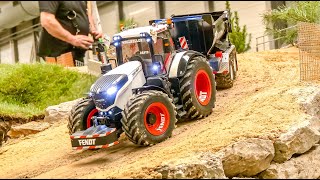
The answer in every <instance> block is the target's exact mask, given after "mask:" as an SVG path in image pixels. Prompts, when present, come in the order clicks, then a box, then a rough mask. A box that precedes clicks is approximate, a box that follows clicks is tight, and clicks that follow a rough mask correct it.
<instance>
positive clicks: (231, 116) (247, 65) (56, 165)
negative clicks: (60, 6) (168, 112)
mask: <svg viewBox="0 0 320 180" xmlns="http://www.w3.org/2000/svg"><path fill="white" fill-rule="evenodd" d="M298 58H299V54H298V50H297V49H296V48H288V49H282V50H273V51H265V52H260V53H245V54H241V55H238V63H239V71H238V74H237V80H236V82H235V84H234V87H232V88H231V89H227V90H219V91H218V92H217V102H216V107H215V108H214V112H213V113H212V114H211V115H210V116H209V117H207V118H205V119H201V120H197V121H191V122H186V123H178V124H177V128H176V129H175V130H174V132H173V137H172V138H170V139H168V140H167V141H164V142H162V143H160V144H157V145H154V146H152V147H139V146H136V145H135V144H133V143H131V142H130V141H129V140H127V139H126V137H125V136H124V134H122V136H121V137H120V144H118V145H116V146H113V147H110V148H108V149H100V150H94V151H92V150H85V151H74V150H72V148H71V142H70V139H69V135H68V130H67V122H66V121H64V122H57V123H55V124H54V125H53V126H52V127H50V128H49V129H47V130H45V131H43V132H40V133H38V134H34V135H29V136H26V137H23V138H19V139H12V140H9V142H8V143H6V144H5V146H4V147H2V148H1V149H0V162H1V163H0V178H152V176H150V175H149V174H148V168H151V167H155V166H157V165H160V164H161V163H164V162H170V161H175V160H178V159H179V158H183V157H187V156H192V155H193V154H194V153H197V152H204V151H211V152H215V151H218V150H219V149H221V148H222V147H224V146H226V145H229V144H231V143H232V142H234V141H237V140H239V139H242V138H247V137H260V138H266V139H267V138H268V139H274V138H276V137H277V136H278V135H279V133H281V132H283V131H285V130H286V129H288V128H289V127H290V126H291V125H292V124H294V123H297V122H299V121H301V120H302V119H303V118H304V116H305V114H304V113H303V112H302V110H301V109H300V106H299V104H298V103H297V97H296V96H294V95H292V94H291V93H290V92H289V90H292V89H294V88H300V87H307V86H308V85H309V84H310V83H305V82H300V81H299V60H298Z"/></svg>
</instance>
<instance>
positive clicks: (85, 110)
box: [68, 98, 98, 134]
mask: <svg viewBox="0 0 320 180" xmlns="http://www.w3.org/2000/svg"><path fill="white" fill-rule="evenodd" d="M97 114H98V110H97V109H96V107H95V105H94V102H93V100H92V99H89V98H83V99H81V100H80V101H78V103H77V104H75V105H74V106H73V107H72V109H71V113H70V115H69V121H68V129H69V134H73V133H75V132H76V131H83V130H86V129H88V128H89V127H91V126H93V122H92V120H91V118H92V116H95V115H97Z"/></svg>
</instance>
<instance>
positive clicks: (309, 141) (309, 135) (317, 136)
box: [273, 120, 320, 163]
mask: <svg viewBox="0 0 320 180" xmlns="http://www.w3.org/2000/svg"><path fill="white" fill-rule="evenodd" d="M315 124H316V123H315V120H314V122H312V123H311V122H310V121H303V122H302V123H300V124H298V125H295V126H293V127H292V128H290V129H289V130H288V132H287V133H284V134H281V135H280V137H279V138H278V139H277V140H276V141H275V142H274V148H275V157H274V159H273V161H275V162H277V163H282V162H285V161H287V160H289V159H290V158H291V157H292V155H294V154H302V153H305V152H307V151H308V150H309V149H310V148H311V147H312V146H314V145H315V144H316V143H318V142H319V140H320V132H319V131H318V130H316V129H317V127H316V126H315Z"/></svg>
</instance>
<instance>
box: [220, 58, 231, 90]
mask: <svg viewBox="0 0 320 180" xmlns="http://www.w3.org/2000/svg"><path fill="white" fill-rule="evenodd" d="M234 72H235V70H234V64H233V61H230V62H229V73H228V74H222V73H219V74H216V82H217V88H218V89H228V88H231V87H233V82H234V80H235V76H234Z"/></svg>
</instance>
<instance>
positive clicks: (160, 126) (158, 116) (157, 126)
mask: <svg viewBox="0 0 320 180" xmlns="http://www.w3.org/2000/svg"><path fill="white" fill-rule="evenodd" d="M143 119H144V125H145V127H146V129H147V131H149V133H150V134H152V135H154V136H159V135H161V134H163V133H165V132H166V130H167V129H168V127H169V124H170V116H169V111H168V109H167V107H166V106H165V105H163V104H162V103H160V102H154V103H152V104H150V105H149V106H148V107H147V109H146V111H145V113H144V118H143Z"/></svg>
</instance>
